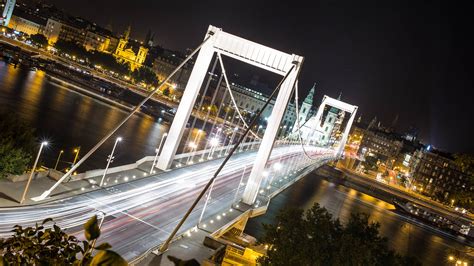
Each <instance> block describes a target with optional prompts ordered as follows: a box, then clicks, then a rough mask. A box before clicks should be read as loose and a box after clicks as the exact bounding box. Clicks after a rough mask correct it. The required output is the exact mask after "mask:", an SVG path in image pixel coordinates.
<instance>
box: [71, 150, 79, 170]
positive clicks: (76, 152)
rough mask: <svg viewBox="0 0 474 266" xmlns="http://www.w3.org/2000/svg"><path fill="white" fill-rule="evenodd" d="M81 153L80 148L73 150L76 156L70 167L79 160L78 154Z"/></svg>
mask: <svg viewBox="0 0 474 266" xmlns="http://www.w3.org/2000/svg"><path fill="white" fill-rule="evenodd" d="M80 151H81V147H80V146H79V147H78V148H75V149H74V153H75V154H76V156H74V161H73V162H72V165H71V167H72V166H74V165H75V164H76V161H77V159H78V158H79V152H80Z"/></svg>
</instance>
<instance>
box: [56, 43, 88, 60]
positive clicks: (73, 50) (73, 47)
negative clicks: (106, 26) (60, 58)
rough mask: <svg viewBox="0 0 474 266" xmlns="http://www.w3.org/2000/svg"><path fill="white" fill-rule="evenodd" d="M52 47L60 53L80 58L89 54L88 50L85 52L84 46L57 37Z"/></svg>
mask: <svg viewBox="0 0 474 266" xmlns="http://www.w3.org/2000/svg"><path fill="white" fill-rule="evenodd" d="M54 47H55V48H56V49H58V50H59V51H61V52H62V53H66V54H70V55H74V56H77V57H80V58H87V57H88V56H89V52H87V50H86V48H84V46H82V45H81V44H79V43H76V42H73V41H65V40H61V39H59V40H57V41H56V43H55V44H54Z"/></svg>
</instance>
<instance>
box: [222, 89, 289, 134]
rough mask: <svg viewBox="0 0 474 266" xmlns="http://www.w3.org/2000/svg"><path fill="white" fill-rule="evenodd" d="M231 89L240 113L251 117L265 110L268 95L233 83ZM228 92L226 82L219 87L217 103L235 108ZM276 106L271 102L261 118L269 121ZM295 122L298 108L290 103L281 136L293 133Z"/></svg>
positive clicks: (284, 117) (282, 124)
mask: <svg viewBox="0 0 474 266" xmlns="http://www.w3.org/2000/svg"><path fill="white" fill-rule="evenodd" d="M230 88H231V90H232V95H233V96H234V99H235V102H236V104H237V106H238V108H239V111H240V112H246V113H248V114H251V115H254V114H257V113H258V112H259V111H260V110H261V109H262V108H263V106H264V105H265V102H266V101H267V100H268V98H269V96H268V95H265V94H263V93H261V92H258V91H256V90H254V89H250V88H248V87H245V86H242V85H239V84H236V83H233V82H232V83H231V84H230ZM226 90H227V86H226V84H225V83H224V82H223V83H221V86H220V87H219V91H218V93H217V96H216V99H217V100H216V103H217V104H225V105H231V106H232V107H233V104H232V102H231V98H230V95H229V93H227V92H226ZM274 104H275V100H271V101H270V103H269V104H268V106H267V107H266V108H265V109H264V110H263V112H262V115H261V117H263V119H264V120H268V118H269V117H270V115H271V113H272V111H273V106H274ZM295 121H296V107H295V104H294V103H291V102H290V103H289V104H288V107H287V109H286V112H285V115H284V116H283V120H282V122H281V124H280V134H286V133H288V132H291V130H292V129H293V125H294V124H295Z"/></svg>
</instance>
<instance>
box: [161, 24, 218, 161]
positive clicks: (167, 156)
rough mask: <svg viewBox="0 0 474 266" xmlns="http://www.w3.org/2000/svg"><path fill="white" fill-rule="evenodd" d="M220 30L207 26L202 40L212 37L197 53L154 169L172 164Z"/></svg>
mask: <svg viewBox="0 0 474 266" xmlns="http://www.w3.org/2000/svg"><path fill="white" fill-rule="evenodd" d="M220 30H221V29H218V28H216V27H213V26H209V29H208V31H207V34H206V37H205V38H204V39H206V38H207V37H209V35H212V36H211V37H210V39H209V40H208V41H207V42H206V43H205V44H204V45H203V46H202V48H201V50H200V51H199V54H198V57H197V59H196V63H195V64H194V67H193V71H192V72H191V75H190V77H189V80H188V83H187V84H186V88H185V90H184V93H183V96H182V97H181V102H180V103H179V106H178V110H177V111H176V115H175V117H174V119H173V123H172V124H171V127H170V130H169V132H168V137H167V138H166V142H165V145H164V146H163V150H162V151H161V154H160V157H159V159H158V163H157V164H156V167H158V168H159V169H162V170H167V169H169V168H170V167H171V164H172V163H173V160H174V156H175V154H176V150H177V149H178V146H179V143H180V141H181V137H182V136H183V133H184V130H185V129H186V123H187V122H188V119H189V116H190V115H191V112H192V110H193V106H194V103H195V102H196V99H197V96H198V94H199V90H200V89H201V85H202V82H203V81H204V78H205V77H206V72H207V69H208V68H209V64H210V63H211V60H212V56H213V54H214V49H213V42H214V41H215V37H216V32H218V31H220Z"/></svg>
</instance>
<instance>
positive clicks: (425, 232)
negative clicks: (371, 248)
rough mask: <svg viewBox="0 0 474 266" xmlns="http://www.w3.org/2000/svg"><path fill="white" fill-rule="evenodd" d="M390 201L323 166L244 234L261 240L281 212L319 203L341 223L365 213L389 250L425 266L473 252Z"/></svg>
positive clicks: (287, 192) (284, 194)
mask: <svg viewBox="0 0 474 266" xmlns="http://www.w3.org/2000/svg"><path fill="white" fill-rule="evenodd" d="M335 173H336V174H335ZM383 199H385V200H383ZM390 199H391V196H390V195H388V194H382V193H378V191H377V189H376V188H374V187H372V188H371V187H366V186H361V185H357V184H356V183H353V182H351V181H350V180H348V179H347V178H344V173H342V172H341V171H338V170H336V169H333V168H331V167H329V166H323V167H321V168H320V169H318V170H317V171H314V172H312V173H310V174H308V175H307V176H306V177H304V178H302V179H301V180H299V181H298V182H296V183H295V184H293V185H292V186H291V187H289V188H287V189H286V190H285V191H283V192H282V193H280V194H279V195H277V196H276V197H275V198H273V199H272V201H271V203H270V205H269V208H268V210H267V213H266V214H265V215H262V216H259V217H256V218H252V219H250V220H249V222H248V223H247V226H246V228H245V231H244V232H245V233H246V234H249V235H252V236H255V237H257V238H259V237H261V236H262V232H263V227H262V223H266V224H271V223H274V221H275V219H276V216H277V214H278V212H279V211H280V210H282V209H284V208H289V207H292V208H303V209H308V208H310V207H311V206H313V204H314V203H319V204H320V205H321V206H322V207H325V208H326V209H327V210H328V211H329V212H330V213H331V214H332V215H333V216H334V217H335V218H337V219H339V220H340V221H341V222H342V223H345V222H347V221H348V220H349V218H350V215H351V214H352V213H366V214H367V215H369V219H370V220H371V221H373V222H378V223H379V224H380V234H381V235H382V236H385V237H387V241H388V245H389V247H390V248H392V249H394V250H395V251H397V252H399V253H400V254H405V255H410V256H414V257H417V258H418V259H419V260H420V261H422V262H423V264H424V265H448V261H447V255H448V252H449V251H452V250H458V251H460V252H463V253H467V252H470V250H472V248H470V247H469V246H468V245H466V244H465V243H463V242H462V241H459V239H457V237H453V236H451V235H449V234H444V233H442V232H440V231H436V230H435V229H434V228H432V227H430V226H427V225H424V224H422V223H419V222H417V221H415V220H414V219H412V218H410V217H408V216H405V215H403V214H401V213H399V212H397V211H396V210H395V207H394V205H392V204H391V203H390ZM471 252H472V251H471ZM472 257H473V258H472V259H471V260H474V256H472Z"/></svg>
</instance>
